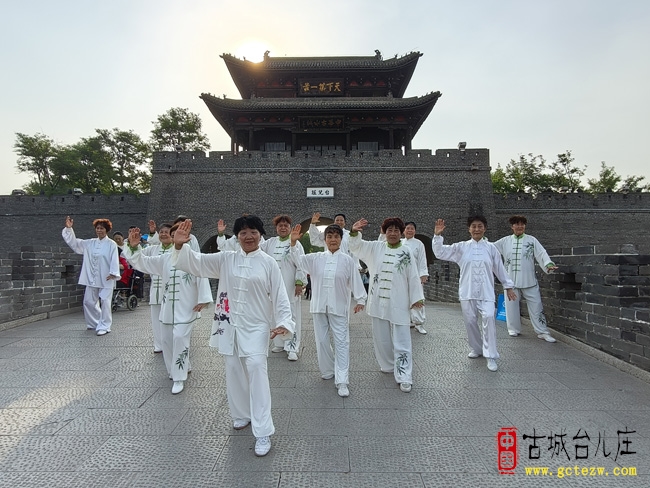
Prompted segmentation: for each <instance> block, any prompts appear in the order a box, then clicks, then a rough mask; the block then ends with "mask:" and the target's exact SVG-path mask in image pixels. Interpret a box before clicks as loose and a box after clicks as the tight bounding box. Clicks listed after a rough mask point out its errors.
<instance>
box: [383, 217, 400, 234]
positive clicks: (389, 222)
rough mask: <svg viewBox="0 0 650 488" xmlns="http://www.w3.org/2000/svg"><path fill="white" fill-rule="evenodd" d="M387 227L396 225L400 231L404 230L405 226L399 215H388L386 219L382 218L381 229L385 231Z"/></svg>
mask: <svg viewBox="0 0 650 488" xmlns="http://www.w3.org/2000/svg"><path fill="white" fill-rule="evenodd" d="M389 227H397V228H398V229H399V231H400V232H404V229H405V228H406V226H405V225H404V221H403V220H402V219H400V218H399V217H388V218H387V219H384V221H383V222H382V223H381V231H382V232H384V233H385V232H386V231H387V230H388V228H389Z"/></svg>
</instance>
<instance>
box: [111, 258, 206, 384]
mask: <svg viewBox="0 0 650 488" xmlns="http://www.w3.org/2000/svg"><path fill="white" fill-rule="evenodd" d="M124 257H125V258H126V260H127V261H128V262H129V263H131V265H132V266H133V267H134V268H136V269H138V270H140V271H143V272H145V273H149V274H150V275H158V276H161V277H162V282H163V283H164V291H163V296H162V304H161V307H160V316H159V319H160V323H161V324H162V325H161V332H162V352H163V358H164V360H165V366H166V367H167V373H168V374H169V375H170V376H171V378H172V379H173V380H174V381H185V380H186V379H187V373H188V372H189V371H190V370H191V369H192V367H191V363H190V336H191V334H192V327H193V325H194V322H195V321H196V320H197V319H200V318H201V313H200V312H195V311H194V310H193V308H194V307H195V306H196V305H198V304H199V303H210V302H212V290H211V289H210V281H209V280H208V279H207V278H197V277H196V276H194V275H191V274H190V273H187V272H185V271H182V270H180V269H177V268H175V267H174V265H173V264H172V263H171V258H172V253H171V252H167V253H164V254H159V255H157V256H146V255H145V254H144V253H143V252H142V251H141V248H140V247H138V248H137V249H136V250H135V251H133V250H131V248H130V247H128V246H127V250H126V251H124Z"/></svg>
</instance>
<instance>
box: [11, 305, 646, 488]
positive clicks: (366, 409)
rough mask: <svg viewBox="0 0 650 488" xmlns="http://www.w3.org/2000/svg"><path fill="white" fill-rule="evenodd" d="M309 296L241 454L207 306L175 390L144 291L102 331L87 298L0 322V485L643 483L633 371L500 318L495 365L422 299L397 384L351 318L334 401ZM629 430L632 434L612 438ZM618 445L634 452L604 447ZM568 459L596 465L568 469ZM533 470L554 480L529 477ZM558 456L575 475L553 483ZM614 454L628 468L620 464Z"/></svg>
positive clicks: (444, 308)
mask: <svg viewBox="0 0 650 488" xmlns="http://www.w3.org/2000/svg"><path fill="white" fill-rule="evenodd" d="M308 306H309V303H308V302H307V301H304V302H303V350H302V355H301V356H300V359H299V360H298V361H297V362H289V361H287V359H286V355H285V354H284V353H280V354H270V356H269V371H270V376H271V391H272V397H273V419H274V422H275V426H276V434H275V435H274V436H273V437H272V441H273V448H272V449H271V452H270V453H269V455H268V456H266V457H264V458H257V457H255V455H254V454H253V446H254V437H253V436H252V433H251V429H250V428H247V429H244V430H243V431H239V432H235V431H234V430H233V429H232V427H231V419H230V416H229V413H228V407H227V402H226V396H225V377H224V368H223V360H222V359H221V358H220V357H219V355H218V354H216V353H215V352H214V351H212V350H211V349H209V348H208V346H207V342H208V341H207V340H208V335H209V331H210V322H209V319H210V315H211V314H209V313H208V314H206V315H207V316H206V317H205V318H204V319H203V320H202V321H200V323H198V324H197V326H196V327H195V329H194V333H193V339H192V343H193V346H194V347H193V349H192V353H191V360H192V369H193V371H192V373H191V375H190V378H189V380H188V382H187V384H186V388H185V390H184V391H183V392H182V393H181V394H179V395H172V394H171V392H170V389H171V381H170V380H168V379H167V375H166V373H165V368H164V365H163V358H162V357H161V355H159V354H153V350H152V346H151V338H150V337H151V332H150V327H149V320H148V317H149V307H148V306H147V305H146V304H142V305H141V306H140V307H138V309H137V310H136V311H134V312H129V311H126V310H124V311H122V310H120V311H118V312H116V313H115V314H114V323H113V332H112V333H111V334H109V335H107V336H104V337H97V336H95V334H94V333H93V332H92V331H86V330H85V325H84V320H83V315H82V313H81V311H79V312H77V313H75V314H72V315H66V316H61V317H57V318H54V319H49V320H46V321H41V322H34V323H31V324H27V325H24V326H22V327H17V328H13V329H9V330H5V331H3V332H0V366H1V367H2V373H1V374H0V486H2V487H5V486H6V487H66V488H67V487H132V486H133V487H163V486H174V487H183V486H187V487H203V486H205V487H207V486H226V487H235V486H237V487H281V488H289V487H333V488H334V487H336V488H340V487H397V486H399V487H402V488H406V487H464V486H468V487H479V486H507V487H538V486H565V487H582V486H589V487H601V486H607V487H609V486H620V487H648V486H650V431H649V430H648V428H649V426H650V384H648V383H646V382H645V381H644V380H642V379H638V378H636V377H635V376H632V375H630V374H628V373H624V372H622V371H619V370H618V369H616V368H615V367H613V366H610V365H608V364H605V363H603V362H600V361H598V360H597V359H594V358H592V357H591V356H588V355H586V354H584V353H583V352H580V351H579V350H577V349H575V348H574V347H572V346H571V345H569V344H568V343H566V342H562V341H560V342H558V343H556V344H548V343H546V342H544V341H541V340H539V339H537V337H536V336H535V335H534V334H533V333H532V329H530V328H528V329H526V328H525V329H524V335H523V336H520V337H518V338H510V337H509V336H508V335H507V332H506V329H505V325H504V324H503V323H502V322H497V323H498V324H499V331H498V337H499V350H500V353H501V360H499V363H498V364H499V371H498V372H496V373H491V372H489V371H488V370H487V368H486V363H485V360H484V359H483V358H479V359H473V360H472V359H468V358H467V352H468V351H469V349H468V347H467V345H466V339H465V330H464V327H463V324H462V319H461V314H460V308H459V306H458V305H453V304H433V305H428V306H427V316H428V319H429V324H428V326H427V329H428V330H429V334H428V335H420V334H418V333H417V332H415V331H413V332H412V338H413V350H414V356H415V358H414V362H415V366H414V386H413V391H412V392H411V393H409V394H407V393H402V392H400V391H399V388H398V386H397V385H396V384H395V382H394V379H393V376H392V375H389V374H383V373H381V372H379V368H378V366H377V363H376V361H375V359H374V356H373V347H372V338H371V328H370V320H369V317H368V316H367V315H366V314H365V313H361V314H357V315H355V316H353V318H352V321H351V334H350V335H351V373H350V382H351V383H350V396H349V397H348V398H345V399H343V398H340V397H338V395H337V393H336V389H335V387H334V384H333V380H330V381H325V380H322V379H321V378H320V374H319V372H318V368H317V364H316V351H315V345H314V337H313V326H312V321H311V317H310V315H309V313H308ZM560 339H562V338H560ZM503 427H515V428H516V429H517V432H518V436H517V442H518V466H517V468H516V470H515V471H516V473H515V474H514V475H500V474H498V466H497V459H498V456H497V443H496V436H497V433H498V432H499V430H500V429H501V428H503ZM626 429H627V431H628V432H630V431H635V432H634V433H623V434H621V435H617V431H625V430H626ZM585 433H586V434H587V435H588V436H589V440H587V439H586V438H585V437H583V436H584V435H585ZM524 434H525V435H529V436H533V435H535V436H543V438H542V439H540V440H538V441H537V443H538V444H537V445H538V446H539V447H540V449H539V459H536V460H531V459H529V448H530V447H531V446H532V442H533V441H531V440H530V439H529V440H526V441H524V440H523V439H522V436H523V435H524ZM563 434H564V437H561V436H562V435H563ZM548 437H551V439H552V440H549V439H548ZM574 437H577V439H574ZM555 441H557V443H555ZM562 441H563V442H564V444H562ZM626 441H629V443H626ZM603 444H604V446H605V449H604V450H603ZM563 445H564V447H565V450H562V448H561V447H562V446H563ZM549 446H551V449H550V450H549ZM554 446H556V447H554ZM577 446H583V447H577ZM617 450H620V451H635V454H621V453H620V452H619V454H618V459H617V460H614V458H615V457H616V454H617ZM603 451H604V452H603ZM576 452H578V454H579V455H582V456H583V458H582V459H576ZM604 453H605V454H608V456H605V455H604ZM585 454H586V455H587V457H586V459H585V458H584V457H585ZM567 456H568V457H569V458H570V459H567ZM575 466H578V469H579V471H581V470H582V468H585V467H586V468H589V467H603V468H604V469H605V471H607V472H608V476H605V475H604V474H603V475H602V476H591V475H589V473H588V474H587V476H584V475H582V474H580V475H579V476H576V475H575V473H573V469H574V467H575ZM532 467H548V468H549V469H550V471H551V472H552V473H553V476H546V477H543V476H541V475H539V476H532V475H526V473H525V468H532ZM562 467H565V468H566V467H571V470H572V471H571V472H570V473H568V472H567V470H566V469H565V474H566V476H565V477H563V478H561V479H560V478H558V473H559V471H560V469H559V468H562ZM617 467H624V468H628V467H634V468H636V470H637V476H635V477H615V476H614V469H615V468H617Z"/></svg>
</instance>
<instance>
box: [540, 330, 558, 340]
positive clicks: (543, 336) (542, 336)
mask: <svg viewBox="0 0 650 488" xmlns="http://www.w3.org/2000/svg"><path fill="white" fill-rule="evenodd" d="M537 337H538V338H539V339H544V340H545V341H546V342H557V341H556V340H555V339H554V338H553V337H551V334H549V333H548V332H547V333H546V334H538V336H537Z"/></svg>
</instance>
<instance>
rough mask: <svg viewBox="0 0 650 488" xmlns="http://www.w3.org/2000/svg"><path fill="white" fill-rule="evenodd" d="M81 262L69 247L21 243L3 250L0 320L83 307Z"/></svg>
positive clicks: (0, 271) (1, 321) (80, 257)
mask: <svg viewBox="0 0 650 488" xmlns="http://www.w3.org/2000/svg"><path fill="white" fill-rule="evenodd" d="M81 261H82V256H81V255H79V254H74V253H73V252H72V251H71V250H70V249H68V248H49V247H46V246H22V247H20V250H19V251H17V252H9V253H0V290H1V292H2V293H1V294H0V323H4V322H10V321H14V320H18V319H22V318H26V317H30V316H34V315H43V318H44V317H45V316H47V314H49V313H52V312H62V311H66V310H69V309H72V308H78V307H81V304H82V301H83V291H84V290H83V287H81V286H78V285H77V280H78V277H79V271H80V270H81Z"/></svg>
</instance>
